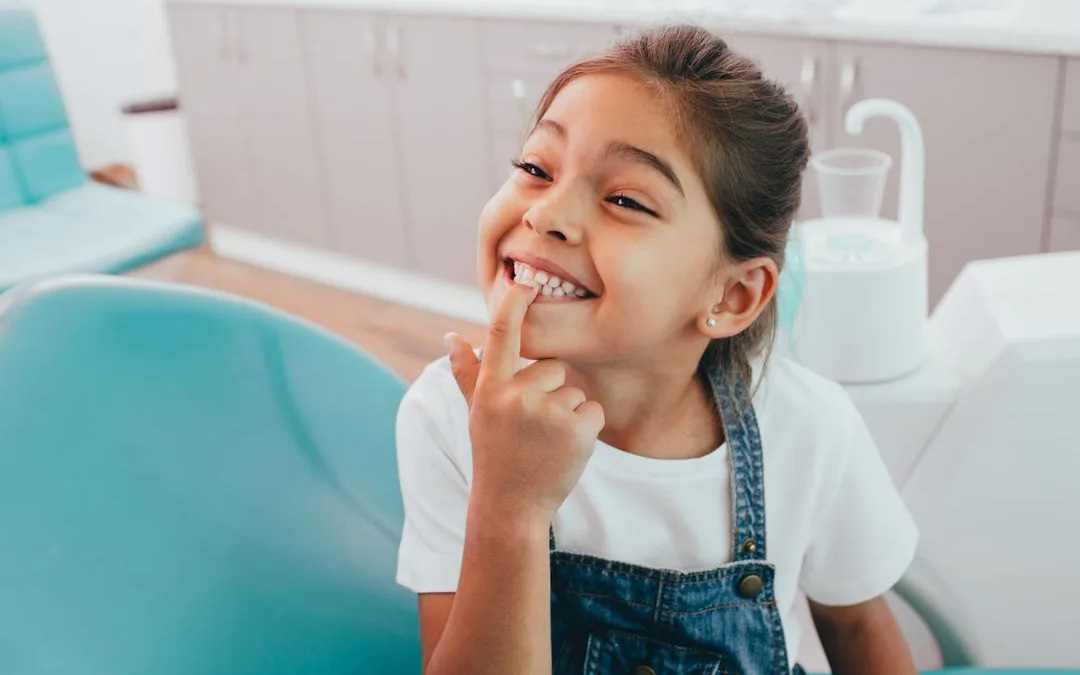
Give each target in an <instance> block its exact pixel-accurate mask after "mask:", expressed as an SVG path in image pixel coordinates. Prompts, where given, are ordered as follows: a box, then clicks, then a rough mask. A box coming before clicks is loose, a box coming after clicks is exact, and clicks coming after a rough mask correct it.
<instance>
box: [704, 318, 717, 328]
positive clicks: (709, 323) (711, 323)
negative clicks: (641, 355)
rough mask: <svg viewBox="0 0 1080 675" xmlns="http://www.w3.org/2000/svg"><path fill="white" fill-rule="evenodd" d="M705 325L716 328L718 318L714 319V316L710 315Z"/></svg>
mask: <svg viewBox="0 0 1080 675" xmlns="http://www.w3.org/2000/svg"><path fill="white" fill-rule="evenodd" d="M705 325H706V326H708V327H709V328H715V327H716V319H714V318H712V317H711V316H710V317H709V318H708V320H707V321H706V322H705Z"/></svg>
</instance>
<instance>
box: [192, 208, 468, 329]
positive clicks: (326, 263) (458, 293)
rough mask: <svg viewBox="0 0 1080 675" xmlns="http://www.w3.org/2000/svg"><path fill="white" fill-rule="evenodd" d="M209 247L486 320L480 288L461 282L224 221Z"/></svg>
mask: <svg viewBox="0 0 1080 675" xmlns="http://www.w3.org/2000/svg"><path fill="white" fill-rule="evenodd" d="M210 245H211V246H212V247H213V249H214V252H215V253H217V254H218V255H220V256H222V257H223V258H230V259H232V260H238V261H240V262H245V263H250V264H252V265H257V266H259V267H265V268H268V269H272V270H274V271H276V272H284V273H286V274H292V275H294V276H298V277H303V278H305V279H311V280H313V281H318V282H321V283H324V284H329V285H331V286H337V287H339V288H344V289H347V290H350V291H356V292H357V293H362V294H364V295H370V296H372V297H376V298H379V299H381V300H387V301H389V302H395V303H398V304H401V305H409V306H411V307H416V308H418V309H423V310H426V311H429V312H436V313H438V314H445V315H446V316H451V317H454V318H455V319H463V320H465V321H471V322H473V323H481V324H483V323H487V321H488V312H487V306H486V305H485V303H484V297H483V295H482V294H481V293H480V291H479V290H478V289H475V288H471V287H469V286H465V285H464V284H456V283H451V282H447V281H443V280H441V279H435V278H433V277H429V276H425V275H423V274H420V273H418V272H412V271H407V270H402V269H400V268H397V267H390V266H388V265H380V264H378V263H372V262H368V261H365V260H359V259H357V258H353V257H352V256H347V255H342V254H340V253H332V252H330V251H324V250H322V249H318V248H314V247H312V246H305V245H303V244H297V243H293V242H291V241H282V240H280V239H274V238H272V237H267V236H265V235H261V234H256V233H254V232H249V231H247V230H240V229H237V228H235V227H229V226H228V225H217V224H215V225H214V226H213V227H212V228H210Z"/></svg>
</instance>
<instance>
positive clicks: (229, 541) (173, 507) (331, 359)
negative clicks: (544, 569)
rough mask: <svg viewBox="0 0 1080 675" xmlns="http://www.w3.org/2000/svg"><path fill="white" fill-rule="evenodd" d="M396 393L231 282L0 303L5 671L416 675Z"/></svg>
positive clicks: (41, 293) (85, 284)
mask: <svg viewBox="0 0 1080 675" xmlns="http://www.w3.org/2000/svg"><path fill="white" fill-rule="evenodd" d="M404 389H405V386H404V384H403V383H402V382H401V381H400V380H399V379H398V378H397V377H396V376H394V375H393V374H391V373H390V372H389V371H387V370H386V369H385V368H383V367H382V366H380V365H379V364H378V363H377V362H375V361H374V360H373V359H372V358H371V357H370V356H368V355H366V354H364V353H363V352H361V351H359V350H357V349H356V348H355V347H353V346H351V345H349V344H348V343H346V342H345V341H343V340H341V339H339V338H337V337H335V336H334V335H332V334H330V333H328V332H326V331H324V330H322V329H320V328H318V327H315V326H313V325H311V324H307V323H305V322H302V321H300V320H297V319H294V318H291V317H289V316H288V315H285V314H283V313H281V312H278V311H275V310H273V309H270V308H268V307H265V306H262V305H259V304H255V303H252V302H248V301H245V300H242V299H239V298H236V297H232V296H227V295H224V294H218V293H213V292H208V291H202V290H196V289H191V288H185V287H180V286H172V285H165V284H154V283H149V282H137V281H133V280H129V279H123V278H117V277H104V276H86V277H68V278H57V279H52V280H46V281H42V282H39V283H36V284H31V285H23V286H20V287H17V288H15V289H13V290H11V291H9V292H8V293H6V294H4V295H3V296H0V673H3V674H4V675H40V674H44V673H50V674H52V673H63V674H64V675H83V674H90V673H94V674H97V673H102V674H104V673H108V674H109V675H136V674H138V675H144V674H148V673H153V674H154V675H245V674H248V673H251V674H255V673H258V674H260V675H274V674H284V673H290V674H291V673H303V674H305V675H344V674H345V673H349V674H355V673H394V674H395V675H396V674H403V675H404V674H408V673H419V671H420V644H419V637H418V623H417V615H416V599H415V596H413V595H412V594H411V593H409V592H408V591H406V590H404V589H402V588H400V587H398V586H396V584H395V583H394V571H395V561H396V555H397V543H398V533H399V532H400V530H401V525H402V521H403V514H402V506H401V503H400V497H399V487H398V482H397V470H396V463H395V453H394V446H393V435H394V420H395V413H396V409H397V406H398V403H399V401H400V399H401V396H402V395H403V393H404Z"/></svg>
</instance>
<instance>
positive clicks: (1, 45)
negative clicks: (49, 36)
mask: <svg viewBox="0 0 1080 675" xmlns="http://www.w3.org/2000/svg"><path fill="white" fill-rule="evenodd" d="M44 59H45V43H44V42H42V40H41V34H40V33H39V32H38V29H37V21H36V20H35V19H34V13H33V12H32V11H30V9H29V8H28V7H26V6H25V5H22V4H19V3H15V2H11V1H10V0H0V68H5V69H6V68H11V67H12V66H21V65H24V64H27V63H34V62H36V61H41V60H44Z"/></svg>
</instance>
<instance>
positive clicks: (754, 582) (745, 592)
mask: <svg viewBox="0 0 1080 675" xmlns="http://www.w3.org/2000/svg"><path fill="white" fill-rule="evenodd" d="M764 585H765V584H764V583H762V581H761V577H759V576H758V575H756V574H747V575H746V576H745V577H743V578H742V579H741V580H740V581H739V595H741V596H743V597H744V598H747V599H749V598H752V597H754V596H756V595H757V594H758V593H760V592H761V588H762V587H763V586H764Z"/></svg>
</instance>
